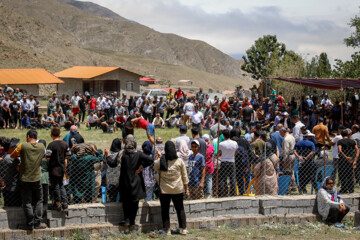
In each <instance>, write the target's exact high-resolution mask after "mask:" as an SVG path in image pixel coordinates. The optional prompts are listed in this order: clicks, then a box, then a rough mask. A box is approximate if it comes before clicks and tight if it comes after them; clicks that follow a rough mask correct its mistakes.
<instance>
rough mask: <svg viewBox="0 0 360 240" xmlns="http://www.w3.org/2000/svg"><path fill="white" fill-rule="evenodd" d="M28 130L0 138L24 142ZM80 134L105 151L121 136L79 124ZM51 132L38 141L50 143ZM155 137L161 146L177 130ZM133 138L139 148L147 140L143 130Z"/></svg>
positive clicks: (159, 132) (160, 131)
mask: <svg viewBox="0 0 360 240" xmlns="http://www.w3.org/2000/svg"><path fill="white" fill-rule="evenodd" d="M27 131H28V130H26V129H22V130H20V129H5V130H3V129H2V130H0V136H4V137H8V138H12V137H16V138H19V139H20V141H21V142H25V141H26V132H27ZM78 131H79V132H80V134H81V135H82V136H83V138H84V139H85V142H87V143H94V144H95V145H96V146H97V147H98V148H100V149H105V148H110V146H111V142H112V140H113V139H114V138H121V137H122V134H121V131H117V132H115V133H103V131H102V130H100V129H98V130H95V129H92V130H88V129H87V128H86V127H85V125H84V124H81V127H80V128H79V129H78ZM50 132H51V130H45V129H41V130H38V139H44V140H46V143H47V144H48V143H50V142H51V141H52V139H51V137H50ZM205 132H206V133H207V132H208V131H204V133H205ZM67 133H68V131H65V129H61V136H62V137H64V136H65V135H66V134H67ZM155 134H156V137H162V139H163V144H165V142H166V141H167V140H170V139H171V138H176V137H178V136H179V129H178V128H174V129H156V131H155ZM188 136H189V137H191V132H190V131H188ZM135 138H136V140H137V142H138V146H139V147H140V148H141V144H142V143H143V142H144V141H146V140H147V136H146V132H145V130H143V129H135Z"/></svg>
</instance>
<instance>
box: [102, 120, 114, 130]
mask: <svg viewBox="0 0 360 240" xmlns="http://www.w3.org/2000/svg"><path fill="white" fill-rule="evenodd" d="M101 128H102V130H103V132H104V133H113V132H115V131H116V128H115V122H114V119H113V118H112V117H110V118H109V120H107V121H106V122H102V123H101Z"/></svg>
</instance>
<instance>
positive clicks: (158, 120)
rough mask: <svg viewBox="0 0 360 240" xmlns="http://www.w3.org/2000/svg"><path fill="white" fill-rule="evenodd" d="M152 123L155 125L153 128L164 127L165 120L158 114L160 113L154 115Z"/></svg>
mask: <svg viewBox="0 0 360 240" xmlns="http://www.w3.org/2000/svg"><path fill="white" fill-rule="evenodd" d="M152 124H153V125H154V126H155V128H165V122H164V119H162V117H161V116H160V113H157V114H156V117H155V118H154V120H153V122H152Z"/></svg>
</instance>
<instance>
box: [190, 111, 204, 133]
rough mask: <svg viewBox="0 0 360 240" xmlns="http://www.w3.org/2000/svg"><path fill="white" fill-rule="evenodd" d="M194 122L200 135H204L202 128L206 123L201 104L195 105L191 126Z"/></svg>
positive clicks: (193, 125)
mask: <svg viewBox="0 0 360 240" xmlns="http://www.w3.org/2000/svg"><path fill="white" fill-rule="evenodd" d="M191 124H192V128H194V129H197V130H198V132H199V135H200V137H202V128H203V124H204V116H203V114H202V112H199V106H197V105H196V106H195V107H194V112H193V113H192V115H191V116H190V121H189V127H190V125H191Z"/></svg>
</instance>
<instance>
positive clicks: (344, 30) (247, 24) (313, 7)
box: [82, 0, 360, 60]
mask: <svg viewBox="0 0 360 240" xmlns="http://www.w3.org/2000/svg"><path fill="white" fill-rule="evenodd" d="M82 1H83V0H82ZM90 1H91V2H94V3H97V4H99V5H102V6H104V7H107V8H109V9H111V10H112V11H114V12H116V13H118V14H119V15H121V16H122V17H125V18H127V19H130V20H134V21H136V22H138V23H141V24H143V25H146V26H148V27H150V28H153V29H154V30H156V31H159V32H164V33H175V34H178V35H181V36H183V37H187V38H190V39H198V40H203V41H206V42H207V43H209V44H211V45H212V46H214V47H216V48H218V49H219V50H221V51H223V52H225V53H227V54H229V55H232V56H241V55H243V54H244V53H245V51H246V50H247V49H248V48H249V47H250V46H251V45H252V44H253V43H254V41H255V40H256V39H258V38H259V37H261V36H263V35H266V34H276V35H277V36H278V41H280V42H283V43H285V44H286V46H287V48H288V49H291V50H294V51H296V52H298V53H300V54H302V55H303V56H304V57H305V58H306V59H307V60H309V59H310V58H311V56H313V55H319V54H320V53H321V52H326V53H328V56H329V58H330V59H331V60H333V59H336V58H340V59H343V60H346V59H349V57H350V55H351V54H352V53H353V52H355V49H352V48H347V47H346V46H345V45H344V44H343V39H344V38H345V37H348V36H349V35H350V33H351V29H350V28H349V26H348V23H349V21H350V19H351V18H353V17H354V16H355V15H360V14H359V13H360V8H359V6H360V2H359V1H358V0H341V1H339V0H247V1H245V0H90Z"/></svg>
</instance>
